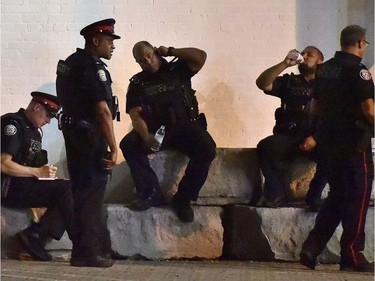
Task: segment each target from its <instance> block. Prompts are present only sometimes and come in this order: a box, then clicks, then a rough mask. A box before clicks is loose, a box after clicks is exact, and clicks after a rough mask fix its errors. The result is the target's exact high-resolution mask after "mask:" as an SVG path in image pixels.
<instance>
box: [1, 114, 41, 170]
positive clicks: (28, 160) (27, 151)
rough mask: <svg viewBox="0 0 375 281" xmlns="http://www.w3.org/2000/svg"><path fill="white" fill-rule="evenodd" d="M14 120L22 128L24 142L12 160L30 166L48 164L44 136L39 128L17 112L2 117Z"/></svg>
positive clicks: (3, 119)
mask: <svg viewBox="0 0 375 281" xmlns="http://www.w3.org/2000/svg"><path fill="white" fill-rule="evenodd" d="M5 120H13V122H14V123H18V124H19V125H20V126H18V127H20V128H21V131H20V134H21V136H22V144H21V148H20V151H19V152H18V154H17V155H15V156H14V157H13V158H12V160H13V161H14V162H16V163H18V164H20V165H24V166H29V167H41V166H43V165H45V164H47V162H48V160H47V153H46V151H45V150H43V149H42V136H41V134H40V132H39V130H38V129H37V128H34V127H32V126H30V125H28V124H27V123H26V121H25V120H24V119H23V118H22V116H20V115H19V114H17V113H8V114H5V115H3V116H2V117H1V122H4V121H5Z"/></svg>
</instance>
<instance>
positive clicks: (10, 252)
mask: <svg viewBox="0 0 375 281" xmlns="http://www.w3.org/2000/svg"><path fill="white" fill-rule="evenodd" d="M32 217H33V216H32V212H31V210H30V209H22V210H16V209H10V208H6V207H4V206H1V258H16V257H17V255H18V253H19V252H20V251H21V245H20V243H19V241H18V239H16V237H15V236H14V235H15V234H16V233H17V232H19V231H21V230H23V229H25V228H26V227H28V225H29V224H30V220H31V219H32Z"/></svg>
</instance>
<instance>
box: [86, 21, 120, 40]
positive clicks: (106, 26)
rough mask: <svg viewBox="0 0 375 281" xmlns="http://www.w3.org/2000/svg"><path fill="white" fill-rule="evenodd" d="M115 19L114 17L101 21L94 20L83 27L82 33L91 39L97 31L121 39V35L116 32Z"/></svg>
mask: <svg viewBox="0 0 375 281" xmlns="http://www.w3.org/2000/svg"><path fill="white" fill-rule="evenodd" d="M115 22H116V21H115V20H114V19H105V20H101V21H97V22H94V23H92V24H90V25H88V26H86V27H84V28H82V30H81V32H80V34H81V35H82V36H83V37H85V39H89V38H90V37H92V36H93V35H95V34H96V33H103V34H106V35H110V36H113V37H114V39H120V38H121V37H120V36H118V35H117V34H115Z"/></svg>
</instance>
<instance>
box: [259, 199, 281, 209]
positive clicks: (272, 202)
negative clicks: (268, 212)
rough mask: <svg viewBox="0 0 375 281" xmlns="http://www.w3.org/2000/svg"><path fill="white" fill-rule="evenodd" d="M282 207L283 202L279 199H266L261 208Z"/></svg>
mask: <svg viewBox="0 0 375 281" xmlns="http://www.w3.org/2000/svg"><path fill="white" fill-rule="evenodd" d="M283 205H285V202H284V200H283V199H281V198H276V199H273V200H271V199H267V198H266V199H265V200H264V201H263V204H262V207H266V208H274V209H276V208H279V207H282V206H283Z"/></svg>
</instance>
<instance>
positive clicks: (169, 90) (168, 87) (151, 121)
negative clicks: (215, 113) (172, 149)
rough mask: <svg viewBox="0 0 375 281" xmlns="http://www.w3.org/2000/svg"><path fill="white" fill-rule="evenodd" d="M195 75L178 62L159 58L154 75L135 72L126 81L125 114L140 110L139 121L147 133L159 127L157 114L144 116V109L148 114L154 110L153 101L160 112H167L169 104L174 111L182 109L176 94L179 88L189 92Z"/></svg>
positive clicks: (159, 121)
mask: <svg viewBox="0 0 375 281" xmlns="http://www.w3.org/2000/svg"><path fill="white" fill-rule="evenodd" d="M195 74H196V72H193V71H191V70H190V69H189V68H188V67H187V65H186V63H185V62H184V61H183V60H180V59H179V60H177V61H175V62H171V63H168V62H167V61H166V60H165V59H162V66H161V68H160V69H159V71H158V72H157V73H150V72H147V71H142V72H139V73H137V74H136V75H134V76H133V77H132V78H131V79H130V84H129V88H128V92H127V95H126V113H129V111H130V110H131V109H132V108H135V107H138V106H140V107H142V108H143V112H142V117H143V119H144V120H145V122H146V124H147V125H148V127H149V130H150V131H155V130H156V129H157V128H158V127H160V125H162V120H156V119H157V118H158V115H155V116H154V117H152V116H150V115H147V109H148V107H151V109H150V111H153V110H154V111H155V108H152V107H153V106H154V105H155V103H156V102H158V106H157V107H158V110H159V111H164V112H168V107H169V106H171V104H172V103H174V105H173V106H174V107H175V108H179V107H185V105H184V104H182V103H183V100H181V98H180V97H178V95H179V93H180V92H181V86H184V87H186V88H188V89H191V77H193V76H194V75H195ZM177 103H181V104H177ZM159 115H163V114H162V113H161V114H159Z"/></svg>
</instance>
